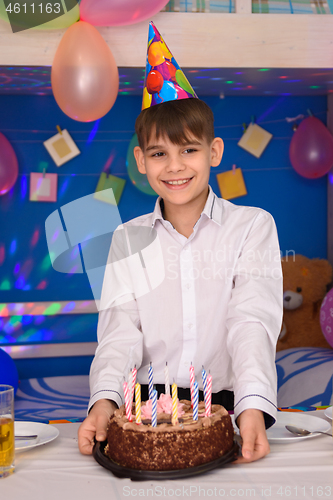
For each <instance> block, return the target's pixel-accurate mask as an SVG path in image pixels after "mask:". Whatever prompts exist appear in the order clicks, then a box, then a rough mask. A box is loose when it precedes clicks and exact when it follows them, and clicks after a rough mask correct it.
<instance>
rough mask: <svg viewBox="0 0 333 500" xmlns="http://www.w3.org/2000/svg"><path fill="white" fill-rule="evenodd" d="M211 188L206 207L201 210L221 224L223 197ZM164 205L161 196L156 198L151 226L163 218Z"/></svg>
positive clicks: (202, 213) (203, 213)
mask: <svg viewBox="0 0 333 500" xmlns="http://www.w3.org/2000/svg"><path fill="white" fill-rule="evenodd" d="M208 188H209V193H208V198H207V201H206V203H205V206H204V209H203V211H202V212H201V216H202V215H205V216H206V217H208V219H211V220H213V221H214V222H216V223H217V224H219V225H221V219H222V203H221V201H222V200H221V199H220V198H218V197H217V196H216V194H215V193H214V191H213V190H212V188H211V187H210V186H208ZM161 205H162V206H163V199H162V198H161V197H160V196H159V197H158V198H157V200H156V203H155V208H154V211H153V213H152V214H151V215H152V217H151V226H152V227H154V226H155V223H156V221H157V220H163V214H162V207H161Z"/></svg>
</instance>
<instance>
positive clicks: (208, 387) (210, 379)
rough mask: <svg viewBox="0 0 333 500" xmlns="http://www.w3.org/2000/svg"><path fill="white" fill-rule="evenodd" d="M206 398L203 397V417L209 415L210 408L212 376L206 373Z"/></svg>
mask: <svg viewBox="0 0 333 500" xmlns="http://www.w3.org/2000/svg"><path fill="white" fill-rule="evenodd" d="M206 392H207V398H206V399H205V417H210V415H211V408H212V376H211V374H210V373H209V374H208V375H207V391H206Z"/></svg>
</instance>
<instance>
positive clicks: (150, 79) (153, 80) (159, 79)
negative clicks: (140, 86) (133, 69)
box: [146, 69, 164, 94]
mask: <svg viewBox="0 0 333 500" xmlns="http://www.w3.org/2000/svg"><path fill="white" fill-rule="evenodd" d="M163 83H164V79H163V76H162V75H161V73H159V72H158V71H155V70H154V69H153V70H152V71H150V73H148V76H147V82H146V86H147V90H148V92H149V94H156V92H159V91H160V90H161V88H162V87H163Z"/></svg>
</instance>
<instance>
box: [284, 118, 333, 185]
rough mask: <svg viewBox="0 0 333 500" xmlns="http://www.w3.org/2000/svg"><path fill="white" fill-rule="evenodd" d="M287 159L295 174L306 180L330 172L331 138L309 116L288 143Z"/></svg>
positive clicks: (332, 139)
mask: <svg viewBox="0 0 333 500" xmlns="http://www.w3.org/2000/svg"><path fill="white" fill-rule="evenodd" d="M289 158H290V161H291V164H292V166H293V168H294V169H295V170H296V172H297V173H298V174H299V175H301V176H302V177H306V178H308V179H316V178H318V177H322V176H323V175H325V174H327V173H328V172H329V171H330V170H331V168H332V167H333V136H332V134H331V133H330V132H329V130H328V129H327V128H326V127H325V125H324V124H323V123H322V122H321V121H320V120H318V118H315V117H314V116H309V117H308V118H305V120H303V121H302V122H301V123H300V125H299V126H298V128H297V129H296V132H295V133H294V135H293V138H292V139H291V142H290V146H289Z"/></svg>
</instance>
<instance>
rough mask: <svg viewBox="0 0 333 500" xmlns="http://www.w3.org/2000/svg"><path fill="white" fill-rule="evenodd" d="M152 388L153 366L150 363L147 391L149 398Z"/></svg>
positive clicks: (151, 394) (151, 395)
mask: <svg viewBox="0 0 333 500" xmlns="http://www.w3.org/2000/svg"><path fill="white" fill-rule="evenodd" d="M153 390H154V385H153V367H152V365H151V363H150V365H149V368H148V391H149V399H152V397H153Z"/></svg>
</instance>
